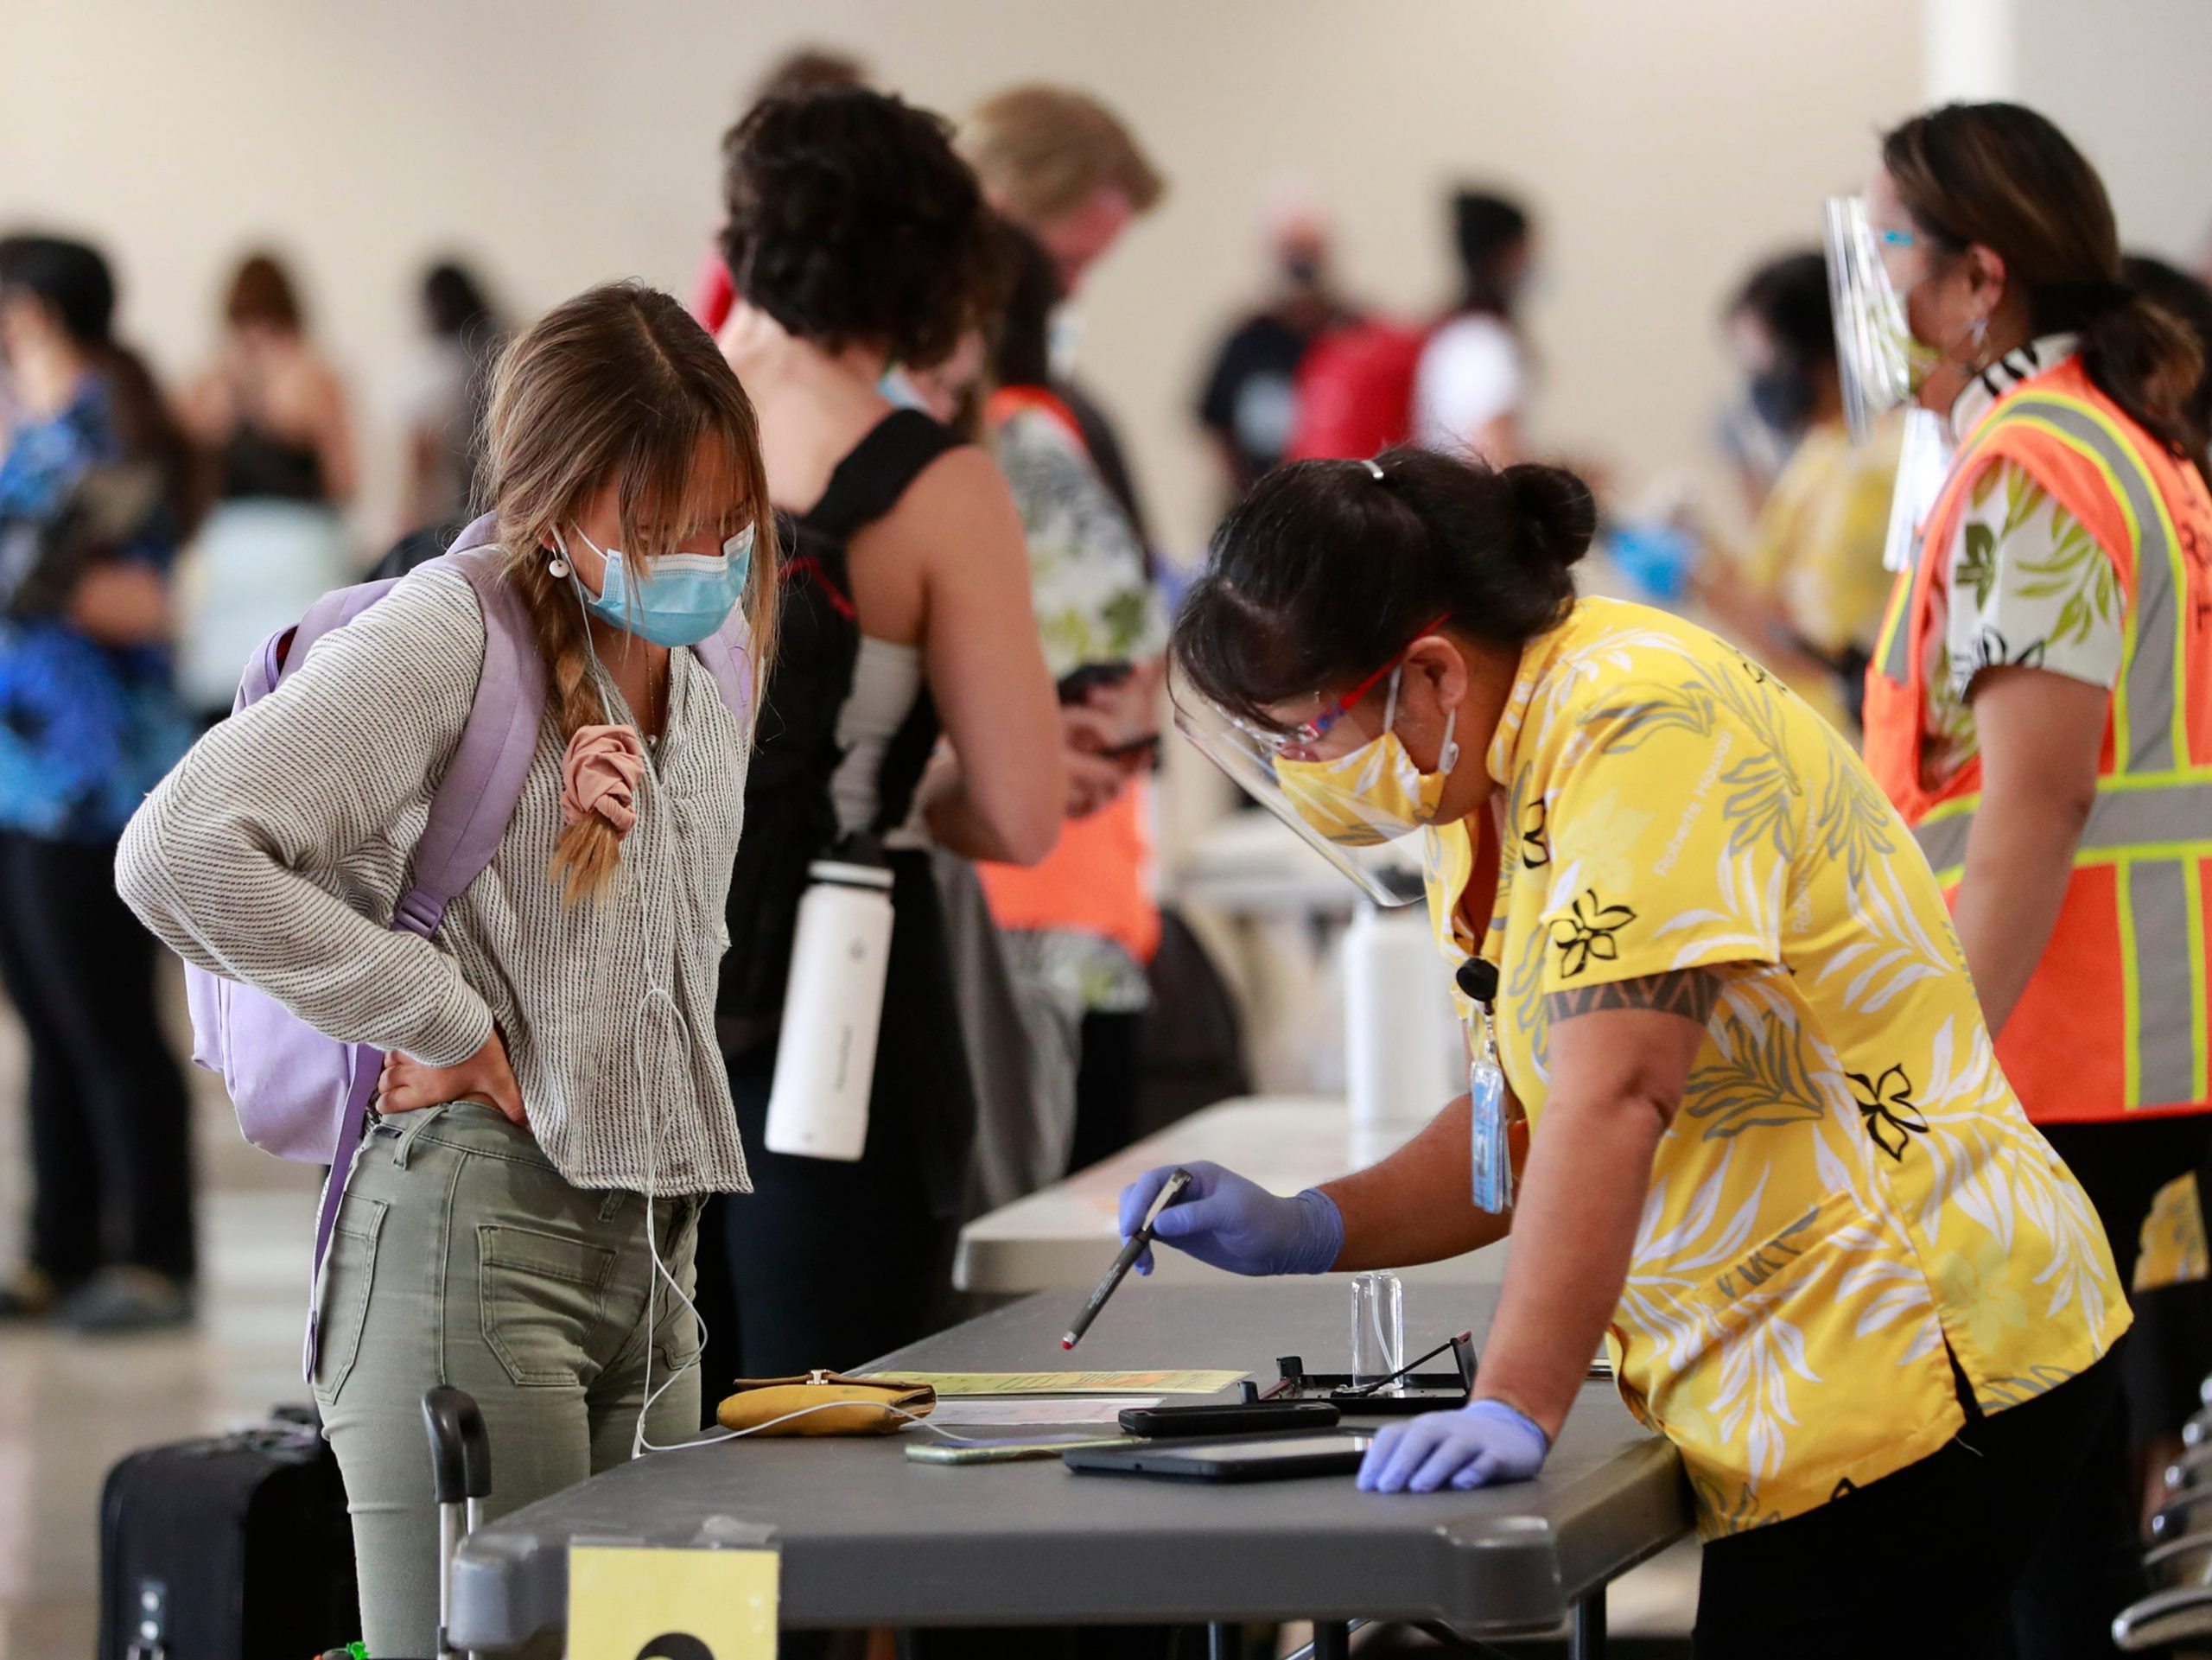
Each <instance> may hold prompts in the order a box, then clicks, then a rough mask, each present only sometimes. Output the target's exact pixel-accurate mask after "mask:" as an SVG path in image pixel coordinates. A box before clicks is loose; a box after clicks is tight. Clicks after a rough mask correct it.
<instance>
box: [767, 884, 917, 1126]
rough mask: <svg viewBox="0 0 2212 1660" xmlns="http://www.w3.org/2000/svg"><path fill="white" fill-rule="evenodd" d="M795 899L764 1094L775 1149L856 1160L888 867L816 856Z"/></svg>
mask: <svg viewBox="0 0 2212 1660" xmlns="http://www.w3.org/2000/svg"><path fill="white" fill-rule="evenodd" d="M807 875H809V876H810V877H811V878H813V881H812V885H811V886H810V887H808V888H807V890H806V893H805V894H804V896H803V897H802V898H801V899H800V900H799V902H798V929H797V931H796V932H795V934H794V936H793V938H792V940H791V980H790V983H788V984H787V985H786V987H785V991H784V1018H783V1027H782V1030H781V1033H780V1034H779V1036H778V1038H777V1040H776V1077H775V1081H774V1083H773V1084H771V1085H770V1086H769V1091H768V1125H767V1135H766V1140H767V1143H768V1150H769V1151H770V1152H772V1153H791V1154H798V1155H799V1156H800V1157H803V1158H810V1159H844V1160H848V1161H850V1160H854V1159H857V1158H859V1157H860V1155H861V1149H862V1148H865V1147H866V1146H867V1145H868V1094H869V1091H870V1089H871V1087H872V1086H873V1084H874V1080H875V1040H876V1033H877V1029H878V1028H879V1027H880V1025H881V1024H882V1019H883V982H884V976H885V973H886V971H887V970H888V968H889V967H890V962H891V873H890V871H888V870H887V869H886V868H883V867H882V866H881V865H879V864H868V863H862V862H854V861H849V860H843V859H821V860H817V861H816V862H814V863H813V864H811V865H810V866H808V867H807Z"/></svg>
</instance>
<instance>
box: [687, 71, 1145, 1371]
mask: <svg viewBox="0 0 2212 1660" xmlns="http://www.w3.org/2000/svg"><path fill="white" fill-rule="evenodd" d="M723 154H724V162H725V196H726V207H727V209H728V228H727V230H726V231H725V232H724V241H723V249H724V251H725V253H726V254H727V255H728V260H729V266H730V274H731V276H732V277H733V278H734V281H735V284H736V288H737V292H738V294H739V295H740V296H741V298H740V299H739V301H738V303H737V305H736V307H735V308H734V310H733V311H732V312H731V314H730V315H729V317H728V321H726V322H725V323H724V324H723V327H722V329H721V336H720V340H721V347H722V352H723V354H724V355H725V356H726V357H727V358H728V360H729V362H730V365H731V366H732V367H734V369H735V370H736V371H737V372H738V375H739V378H741V379H742V380H743V381H744V383H745V385H746V387H747V391H749V392H750V393H751V394H752V396H753V400H754V402H755V404H756V405H757V406H758V408H759V409H760V424H761V433H762V436H763V439H764V442H765V449H766V459H767V464H768V486H769V493H770V495H771V497H772V499H773V500H774V501H775V502H776V503H777V505H778V506H779V509H780V510H782V511H783V512H785V513H786V514H788V515H789V516H790V518H791V552H792V558H791V564H790V567H789V580H788V582H787V586H786V588H785V598H784V608H783V618H784V625H785V633H784V635H783V639H784V644H783V646H782V648H781V653H780V655H779V659H778V662H777V665H776V669H775V673H774V676H773V677H772V680H771V681H770V683H769V686H768V690H767V692H766V704H765V706H766V711H767V712H766V716H765V717H764V719H763V722H762V726H761V735H760V744H759V747H757V748H756V750H755V751H754V754H753V771H752V776H751V780H750V783H749V785H748V788H747V814H748V818H749V822H748V824H747V836H746V838H745V842H744V843H743V844H742V846H741V849H740V852H739V855H738V866H737V874H736V880H735V883H734V887H732V890H731V894H730V908H729V920H730V935H731V945H730V951H729V955H728V957H727V958H726V959H725V961H724V964H723V970H722V984H721V1001H720V1005H719V1009H718V1016H719V1018H718V1025H719V1027H720V1030H721V1039H722V1046H723V1053H724V1054H725V1056H726V1058H727V1059H728V1062H729V1068H730V1083H731V1087H732V1090H733V1091H734V1095H735V1098H736V1102H737V1115H738V1121H739V1123H740V1125H741V1127H742V1128H743V1129H744V1131H745V1134H746V1136H747V1146H748V1148H752V1149H757V1150H755V1151H753V1154H752V1160H753V1193H752V1195H751V1196H750V1197H748V1198H747V1199H742V1200H736V1201H733V1202H731V1203H728V1204H727V1205H723V1206H722V1207H721V1210H722V1216H721V1239H722V1242H723V1245H724V1253H723V1254H724V1257H725V1261H724V1262H722V1263H721V1264H720V1266H721V1268H722V1269H723V1270H724V1271H725V1273H726V1275H727V1281H726V1283H725V1286H724V1287H723V1288H720V1289H721V1291H722V1292H723V1294H725V1295H728V1296H733V1297H734V1316H735V1318H734V1322H733V1321H732V1320H730V1319H729V1312H730V1311H729V1310H728V1308H727V1307H724V1311H723V1312H724V1318H723V1320H721V1321H720V1322H718V1321H717V1320H715V1307H714V1304H715V1303H716V1302H718V1301H720V1299H719V1298H717V1297H715V1292H716V1290H717V1289H718V1288H716V1287H715V1286H714V1285H713V1284H712V1280H713V1278H714V1277H715V1275H713V1273H712V1271H711V1269H710V1270H709V1274H708V1275H707V1276H706V1277H707V1279H708V1281H709V1284H708V1287H707V1289H708V1293H709V1308H708V1324H709V1330H710V1332H713V1333H714V1336H715V1338H719V1339H721V1341H720V1342H719V1343H717V1345H716V1348H717V1350H718V1351H720V1352H715V1353H710V1355H709V1363H708V1364H709V1371H708V1376H709V1381H710V1382H725V1381H727V1380H728V1378H729V1377H731V1376H732V1375H733V1373H734V1372H742V1373H743V1374H744V1375H746V1376H749V1377H776V1376H782V1375H785V1374H789V1373H793V1372H800V1371H806V1370H808V1369H810V1368H813V1367H823V1366H852V1365H857V1364H860V1363H861V1362H862V1361H865V1360H867V1359H868V1358H871V1357H873V1356H875V1355H878V1354H881V1353H883V1352H887V1351H888V1350H890V1349H893V1348H895V1347H897V1346H899V1345H900V1344H903V1343H906V1342H908V1341H911V1340H912V1339H915V1338H918V1337H920V1336H922V1335H924V1334H925V1333H926V1332H929V1331H930V1330H931V1329H933V1322H934V1320H936V1319H937V1317H938V1315H939V1313H940V1312H941V1310H942V1308H943V1307H944V1294H946V1293H947V1292H949V1290H950V1263H951V1249H952V1243H953V1240H954V1237H955V1232H956V1229H957V1220H958V1211H959V1200H960V1197H961V1191H962V1187H963V1180H964V1177H965V1173H966V1171H967V1167H968V1153H969V1142H970V1140H971V1139H972V1135H973V1126H974V1120H975V1107H974V1097H973V1090H972V1086H971V1084H970V1081H969V1069H968V1064H967V1059H966V1056H965V1053H964V1052H963V1039H962V1034H961V1027H960V1022H959V1017H958V1014H957V1009H956V1008H955V1007H954V1004H953V1002H952V998H951V991H950V965H949V960H948V957H947V952H946V947H945V938H944V919H943V915H942V913H941V911H940V909H939V905H938V896H937V892H936V889H935V887H933V885H932V878H931V870H930V859H929V846H930V844H931V843H932V842H934V843H936V844H938V845H939V846H942V847H945V848H948V849H951V850H953V851H955V852H957V853H960V854H962V855H966V856H968V857H971V858H988V859H996V860H1005V861H1012V862H1017V863H1031V862H1035V861H1036V860H1038V859H1039V858H1041V857H1043V856H1044V855H1045V854H1046V852H1048V851H1049V850H1050V849H1051V848H1052V843H1053V841H1054V839H1055V837H1056V836H1058V832H1059V824H1060V818H1061V814H1062V810H1063V807H1064V805H1065V774H1066V771H1067V767H1066V766H1065V764H1064V762H1063V760H1062V759H1061V754H1060V749H1061V737H1060V728H1059V721H1058V715H1057V712H1056V709H1057V706H1056V703H1055V699H1054V696H1053V690H1052V680H1051V677H1050V676H1049V675H1048V674H1047V673H1046V667H1045V661H1044V657H1043V653H1042V652H1041V651H1040V649H1039V645H1038V639H1037V629H1036V624H1035V622H1034V620H1033V618H1032V616H1031V613H1030V597H1029V566H1028V554H1027V547H1026V544H1025V543H1024V540H1023V536H1022V528H1021V520H1020V515H1019V514H1018V513H1017V512H1015V509H1014V502H1013V500H1012V499H1010V497H1009V495H1008V493H1007V487H1006V484H1005V482H1004V480H1002V479H1001V477H1000V475H999V474H998V472H997V470H996V469H995V467H994V466H993V465H992V462H991V461H990V458H989V457H988V455H985V454H984V453H983V452H982V451H981V450H979V449H976V448H973V447H971V446H969V445H967V444H963V443H962V442H960V441H959V440H958V439H957V438H956V437H955V436H953V435H952V434H951V433H950V432H949V431H948V430H947V429H944V427H942V426H940V425H939V424H938V423H937V422H935V421H933V420H931V418H930V417H928V416H926V415H924V414H922V413H920V412H919V411H918V410H910V409H899V408H896V407H894V406H893V404H892V403H891V402H890V401H889V400H888V399H887V398H885V397H884V395H883V393H882V392H881V391H880V390H879V383H880V381H881V380H882V378H883V377H884V374H885V372H886V371H887V370H888V369H889V368H891V367H892V366H894V365H898V366H905V367H908V368H927V367H929V366H931V365H932V364H935V363H938V362H939V361H941V360H942V359H944V357H945V356H946V354H947V353H950V352H951V351H952V349H953V348H954V347H955V345H956V344H957V342H958V340H959V339H960V336H961V334H962V333H963V330H964V329H966V328H968V327H969V324H970V323H971V322H972V321H975V319H976V313H977V310H978V302H979V301H980V300H981V299H982V298H983V297H985V296H987V295H988V290H989V289H991V288H992V287H993V283H991V281H990V280H989V277H990V268H991V266H992V264H993V258H992V254H991V248H992V244H991V241H990V239H989V236H988V216H987V213H986V210H985V208H984V207H983V202H982V194H981V193H980V191H979V190H978V189H977V188H976V181H975V178H974V176H973V175H971V174H970V173H969V170H968V168H967V166H966V164H965V163H963V162H961V161H960V160H959V159H958V158H957V156H955V155H954V153H953V151H952V148H951V145H950V142H949V140H948V136H947V128H946V125H945V124H944V122H943V121H942V120H941V119H940V118H938V117H937V116H934V115H932V114H930V113H928V112H927V111H922V110H918V109H914V108H912V107H911V106H909V105H906V104H904V103H902V102H901V101H900V100H899V99H896V98H893V97H889V96H887V95H885V94H882V93H879V92H868V91H862V90H836V91H828V92H816V93H813V94H811V95H809V96H806V97H803V98H796V99H772V100H770V101H768V102H767V103H766V104H763V105H760V106H759V107H757V108H755V109H754V110H753V111H752V112H751V113H750V114H748V115H747V117H746V118H745V119H744V120H742V121H741V122H740V123H739V124H738V125H737V126H736V127H735V128H734V129H733V130H731V132H730V134H729V136H728V138H727V139H726V140H725V141H724V145H723ZM940 738H942V739H943V740H944V742H942V743H940V742H939V739H940ZM1081 759H1082V760H1089V761H1090V762H1092V763H1093V764H1096V765H1106V764H1107V763H1103V762H1098V761H1096V758H1090V757H1086V758H1081ZM1077 764H1078V765H1080V764H1081V762H1080V761H1078V763H1077ZM832 853H835V854H836V856H837V857H838V858H839V859H840V860H842V861H845V862H848V864H849V862H854V861H858V862H880V863H881V864H883V865H886V866H887V868H889V870H890V872H891V873H892V882H893V887H892V903H893V925H892V932H891V940H890V944H889V969H888V973H887V978H886V983H885V991H884V998H883V1009H882V1014H881V1018H880V1026H879V1028H878V1034H877V1038H878V1040H877V1046H876V1053H875V1061H874V1085H873V1090H872V1094H871V1100H870V1105H869V1115H868V1129H867V1135H866V1141H865V1146H864V1149H863V1151H862V1153H861V1156H860V1157H859V1158H858V1159H857V1160H841V1159H836V1158H825V1157H818V1156H808V1155H804V1154H800V1153H796V1152H793V1151H791V1150H790V1149H791V1148H793V1147H794V1146H797V1145H800V1144H801V1143H800V1142H796V1141H794V1140H793V1139H792V1138H791V1136H788V1135H782V1134H780V1133H779V1124H778V1123H777V1122H776V1121H774V1120H772V1118H771V1116H770V1114H769V1111H768V1106H769V1097H770V1094H771V1084H772V1080H773V1078H774V1076H775V1071H776V1059H777V1053H778V1047H779V1039H781V1038H784V1037H785V1036H787V1035H788V1034H785V1033H783V1032H782V1031H781V1022H782V1014H783V1008H784V992H785V981H786V980H787V979H788V978H789V977H790V976H791V966H790V965H791V942H792V937H793V932H794V928H795V925H796V915H797V911H798V903H799V900H800V897H801V895H802V894H803V893H804V891H805V889H806V887H807V885H808V883H809V881H810V874H809V872H810V866H811V865H813V864H814V863H815V862H817V861H818V860H820V859H822V858H823V856H824V855H830V854H832ZM710 1225H711V1224H710ZM710 1237H711V1236H710ZM703 1255H711V1253H705V1254H702V1256H703ZM717 1325H720V1326H721V1327H722V1330H721V1332H715V1327H716V1326H717ZM733 1330H734V1337H733V1336H732V1335H730V1333H731V1332H732V1331H733ZM710 1340H711V1339H710ZM725 1344H726V1345H728V1347H727V1348H726V1349H725V1348H723V1346H722V1345H725Z"/></svg>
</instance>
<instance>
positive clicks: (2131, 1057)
mask: <svg viewBox="0 0 2212 1660" xmlns="http://www.w3.org/2000/svg"><path fill="white" fill-rule="evenodd" d="M2132 871H2133V862H2131V861H2129V860H2126V859H2122V860H2121V861H2120V863H2119V865H2118V866H2117V867H2116V868H2114V869H2113V881H2114V882H2115V883H2116V884H2117V894H2118V898H2119V905H2118V906H2117V909H2118V911H2119V914H2120V1021H2121V1026H2120V1030H2121V1031H2123V1032H2125V1033H2126V1034H2127V1038H2128V1040H2127V1041H2126V1042H2123V1043H2122V1044H2121V1045H2120V1105H2122V1106H2123V1107H2133V1106H2137V1105H2139V1104H2140V1103H2141V1102H2142V1099H2143V1046H2142V1045H2141V1044H2139V1043H2137V1042H2135V1041H2134V1036H2135V1034H2136V1032H2137V1031H2138V1030H2139V1028H2140V1027H2141V1025H2142V1021H2143V998H2142V972H2141V970H2139V968H2138V967H2137V965H2136V961H2135V906H2134V905H2133V897H2134V896H2133V894H2132V893H2131V892H2130V891H2129V890H2130V889H2131V888H2132V887H2133V883H2132V882H2130V881H2129V880H2128V878H2129V876H2130V875H2131V874H2132Z"/></svg>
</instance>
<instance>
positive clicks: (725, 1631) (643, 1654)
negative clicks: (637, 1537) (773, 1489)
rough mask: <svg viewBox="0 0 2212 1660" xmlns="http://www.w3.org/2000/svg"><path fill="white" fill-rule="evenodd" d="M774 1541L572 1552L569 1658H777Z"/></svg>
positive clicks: (581, 1547)
mask: <svg viewBox="0 0 2212 1660" xmlns="http://www.w3.org/2000/svg"><path fill="white" fill-rule="evenodd" d="M776 1567H777V1556H776V1553H775V1552H774V1551H772V1550H645V1549H634V1548H631V1547H613V1546H599V1545H578V1546H576V1547H575V1549H572V1550H570V1551H569V1660H773V1656H774V1655H775V1652H776Z"/></svg>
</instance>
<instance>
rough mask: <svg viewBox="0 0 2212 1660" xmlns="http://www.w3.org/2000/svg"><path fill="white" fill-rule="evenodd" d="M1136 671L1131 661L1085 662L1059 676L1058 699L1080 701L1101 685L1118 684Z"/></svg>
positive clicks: (1072, 701) (1067, 701)
mask: <svg viewBox="0 0 2212 1660" xmlns="http://www.w3.org/2000/svg"><path fill="white" fill-rule="evenodd" d="M1135 672H1136V665H1135V664H1133V663H1124V662H1113V663H1085V664H1082V665H1078V666H1077V667H1076V668H1073V669H1071V670H1069V671H1068V672H1067V673H1065V674H1064V675H1062V676H1061V677H1060V683H1059V691H1060V701H1061V702H1062V703H1083V702H1084V701H1086V700H1087V699H1088V698H1089V697H1090V694H1091V693H1092V692H1093V691H1095V690H1097V689H1098V688H1100V687H1102V686H1118V685H1120V684H1122V682H1123V681H1124V680H1127V679H1128V677H1130V676H1131V675H1133V674H1135Z"/></svg>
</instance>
